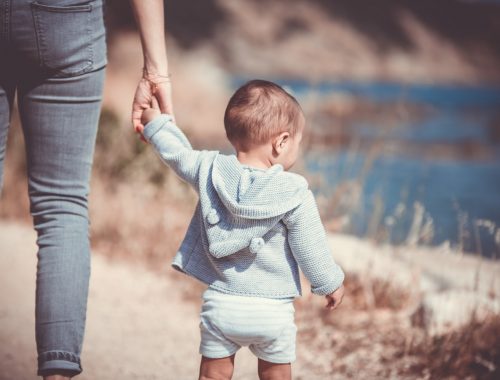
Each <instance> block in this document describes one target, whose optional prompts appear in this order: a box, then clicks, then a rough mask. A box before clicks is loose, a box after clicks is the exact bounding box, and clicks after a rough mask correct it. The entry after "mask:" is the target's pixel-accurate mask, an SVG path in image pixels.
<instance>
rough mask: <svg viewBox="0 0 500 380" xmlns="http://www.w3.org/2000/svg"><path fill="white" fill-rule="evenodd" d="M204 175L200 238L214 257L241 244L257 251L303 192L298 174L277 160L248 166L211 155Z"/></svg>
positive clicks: (303, 183) (304, 185)
mask: <svg viewBox="0 0 500 380" xmlns="http://www.w3.org/2000/svg"><path fill="white" fill-rule="evenodd" d="M207 174H208V177H209V178H207V182H208V183H207V185H208V186H200V188H199V190H200V201H201V206H202V207H201V211H202V215H203V219H204V223H205V231H206V239H207V241H206V243H207V245H208V249H209V252H210V253H211V254H212V255H213V256H215V257H224V256H228V255H231V254H233V253H235V252H237V251H240V250H241V249H244V248H245V247H248V248H249V249H250V251H251V252H252V253H257V252H258V251H259V249H260V247H262V246H263V245H264V235H265V234H266V233H267V232H269V230H270V229H272V228H273V227H274V226H275V225H276V223H278V222H279V221H280V220H281V219H282V217H283V216H284V214H286V213H287V212H289V211H290V210H292V209H294V208H295V207H297V206H298V205H299V204H300V203H301V202H302V201H303V199H304V197H305V196H306V195H307V191H308V184H307V181H306V180H305V179H304V178H303V177H302V176H300V175H298V174H294V173H290V172H286V171H284V170H283V166H281V165H280V164H276V165H273V166H272V167H270V168H269V169H267V170H266V169H259V168H252V167H249V166H247V165H243V164H241V163H240V162H239V161H238V159H237V158H236V156H234V155H223V154H217V155H216V156H215V157H214V160H213V162H212V165H211V168H210V169H209V170H208V173H207ZM202 182H204V181H202ZM283 184H286V186H283ZM202 192H206V194H202ZM257 225H259V226H260V227H259V228H258V232H257V233H256V226H257ZM250 230H251V233H250Z"/></svg>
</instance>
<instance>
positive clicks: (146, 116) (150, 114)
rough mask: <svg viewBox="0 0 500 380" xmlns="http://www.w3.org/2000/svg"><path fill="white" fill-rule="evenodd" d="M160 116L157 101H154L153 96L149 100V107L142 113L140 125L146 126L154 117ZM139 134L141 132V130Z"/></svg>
mask: <svg viewBox="0 0 500 380" xmlns="http://www.w3.org/2000/svg"><path fill="white" fill-rule="evenodd" d="M160 115H161V111H160V105H159V104H158V100H156V98H155V97H154V96H153V98H152V99H151V107H150V108H146V109H145V110H144V111H142V116H141V123H142V125H146V124H147V123H149V122H150V121H151V120H153V119H154V118H155V117H157V116H160ZM140 132H142V130H141V131H140Z"/></svg>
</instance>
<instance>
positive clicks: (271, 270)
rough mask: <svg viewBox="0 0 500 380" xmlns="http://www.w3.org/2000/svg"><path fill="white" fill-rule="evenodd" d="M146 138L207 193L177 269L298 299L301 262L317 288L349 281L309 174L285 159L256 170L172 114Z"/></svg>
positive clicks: (236, 289)
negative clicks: (287, 165) (196, 136)
mask: <svg viewBox="0 0 500 380" xmlns="http://www.w3.org/2000/svg"><path fill="white" fill-rule="evenodd" d="M144 136H145V138H146V139H147V140H148V141H149V142H150V143H151V144H152V145H153V147H154V148H155V149H156V151H157V152H158V154H159V155H160V157H161V159H162V160H163V161H164V162H165V163H166V164H168V165H169V166H170V167H171V168H172V169H173V170H174V171H175V172H176V173H177V175H179V176H180V177H181V178H182V179H183V180H185V181H186V182H188V183H189V184H191V185H192V186H193V187H194V188H195V190H196V191H197V192H198V195H199V198H200V200H199V202H198V204H197V206H196V210H195V213H194V215H193V218H192V220H191V222H190V224H189V227H188V231H187V233H186V236H185V237H184V240H183V242H182V244H181V246H180V248H179V250H178V252H177V254H176V256H175V258H174V261H173V264H172V265H173V266H174V268H176V269H178V270H180V271H182V272H184V273H186V274H189V275H191V276H193V277H195V278H197V279H199V280H200V281H202V282H204V283H205V284H208V285H209V286H210V287H211V288H214V289H217V290H219V291H221V292H225V293H229V294H237V295H247V296H258V297H267V298H287V297H296V296H298V295H300V294H301V288H300V278H299V267H300V268H301V270H302V271H303V273H304V275H305V276H306V278H307V279H308V280H309V281H310V283H311V289H312V292H313V293H315V294H319V295H326V294H330V293H332V292H333V291H335V290H336V289H337V288H339V287H340V286H341V285H342V282H343V281H344V273H343V271H342V269H341V268H340V267H339V266H338V265H337V264H336V263H335V261H334V259H333V256H332V254H331V252H330V249H329V246H328V242H327V239H326V233H325V230H324V227H323V225H322V223H321V219H320V216H319V212H318V207H317V205H316V202H315V200H314V196H313V194H312V192H311V191H310V190H309V189H308V184H307V181H306V180H305V179H304V178H303V177H302V176H300V175H298V174H294V173H290V172H286V171H284V170H283V167H282V166H281V165H279V164H277V165H274V166H272V167H271V168H269V169H267V170H265V169H258V168H251V167H249V166H246V165H242V164H241V163H240V162H239V161H238V160H237V158H236V157H235V156H234V155H223V154H220V153H219V152H217V151H206V150H203V151H197V150H193V149H192V147H191V144H190V143H189V141H188V140H187V138H186V136H185V135H184V134H183V133H182V131H181V130H180V129H179V128H178V127H177V126H176V125H175V124H174V123H173V122H172V119H171V117H170V116H168V115H161V116H159V117H157V118H155V119H154V120H153V121H151V122H150V123H148V124H147V125H146V126H145V129H144Z"/></svg>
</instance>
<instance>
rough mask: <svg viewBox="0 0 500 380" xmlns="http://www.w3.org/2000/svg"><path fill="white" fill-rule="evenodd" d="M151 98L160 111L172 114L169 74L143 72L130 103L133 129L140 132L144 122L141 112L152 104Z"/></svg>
mask: <svg viewBox="0 0 500 380" xmlns="http://www.w3.org/2000/svg"><path fill="white" fill-rule="evenodd" d="M153 100H154V101H155V102H156V105H157V106H158V107H157V108H158V109H159V110H160V111H161V112H162V113H168V114H170V115H172V116H173V114H174V109H173V105H172V83H171V82H170V77H169V76H160V75H154V74H149V73H147V72H144V75H143V77H142V79H141V80H140V81H139V84H138V86H137V89H136V91H135V96H134V101H133V104H132V125H133V126H134V130H135V131H136V132H137V133H139V134H141V133H142V130H143V129H144V125H145V122H144V120H143V113H144V112H145V110H147V109H151V107H152V106H153Z"/></svg>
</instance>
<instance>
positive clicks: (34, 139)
mask: <svg viewBox="0 0 500 380" xmlns="http://www.w3.org/2000/svg"><path fill="white" fill-rule="evenodd" d="M105 65H106V46H105V29H104V23H103V9H102V0H95V1H82V0H37V1H33V0H0V183H1V180H2V172H3V160H4V155H5V146H6V142H7V141H6V140H7V131H8V128H9V122H10V116H11V111H12V104H13V99H14V96H15V93H16V91H17V100H18V106H19V112H20V116H21V122H22V128H23V132H24V137H25V142H26V150H27V152H26V154H27V171H28V187H29V198H30V209H31V214H32V216H33V222H34V227H35V230H36V231H37V234H38V238H37V244H38V266H37V279H36V311H35V313H36V343H37V350H38V374H39V375H41V376H43V375H50V374H54V373H60V374H66V375H76V374H78V373H80V372H81V364H80V352H81V349H82V342H83V334H84V328H85V315H86V308H87V295H88V282H89V276H90V249H89V237H88V230H89V228H88V227H89V220H88V210H87V197H88V192H89V177H90V169H91V165H92V155H93V151H94V144H95V137H96V132H97V124H98V118H99V110H100V104H101V95H102V87H103V81H104V67H105ZM2 269H3V270H6V269H7V268H2ZM12 302H15V300H14V299H13V300H12ZM4 343H5V342H4ZM13 354H15V353H13Z"/></svg>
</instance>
